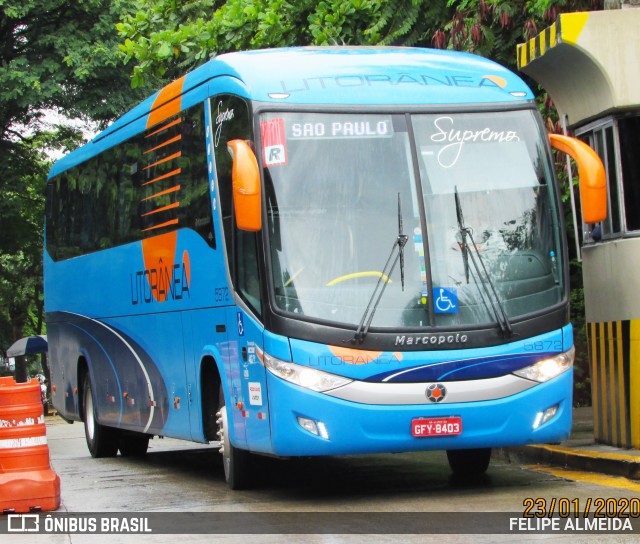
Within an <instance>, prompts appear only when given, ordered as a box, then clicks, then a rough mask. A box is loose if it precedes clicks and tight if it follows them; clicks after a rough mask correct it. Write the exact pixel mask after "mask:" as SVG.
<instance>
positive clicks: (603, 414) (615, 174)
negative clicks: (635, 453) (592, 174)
mask: <svg viewBox="0 0 640 544" xmlns="http://www.w3.org/2000/svg"><path fill="white" fill-rule="evenodd" d="M638 29H640V9H618V10H607V11H598V12H588V13H587V12H582V13H568V14H562V15H560V16H559V17H558V19H557V21H556V22H555V23H554V24H553V25H552V26H551V27H549V28H547V29H546V30H544V31H543V32H542V33H541V34H539V35H538V36H536V37H535V38H534V39H532V40H529V41H528V42H526V43H524V44H522V45H519V46H518V52H517V53H518V67H519V69H520V70H521V71H523V72H524V73H525V74H527V75H529V76H531V77H532V78H534V79H535V80H536V81H537V82H539V83H540V84H541V85H542V86H543V87H544V88H545V89H546V90H547V91H548V93H549V94H550V96H551V97H552V98H553V100H554V102H555V104H556V107H557V109H558V111H559V113H560V115H561V116H563V117H564V119H565V120H566V125H567V126H568V128H569V130H570V131H572V132H573V134H574V135H575V136H577V137H578V138H580V139H582V140H583V141H585V142H586V143H588V144H589V145H590V146H591V147H593V148H594V149H595V150H596V151H597V153H598V154H599V155H600V158H601V159H602V162H603V163H604V165H605V168H606V171H607V193H608V206H607V209H608V216H607V219H606V220H605V221H604V222H603V223H602V224H600V225H597V226H596V228H595V229H594V228H593V226H586V225H583V226H582V233H581V234H582V236H581V240H582V242H581V243H582V248H581V249H582V251H581V252H582V259H583V276H584V293H585V306H586V321H587V328H588V330H587V333H588V337H589V348H590V362H591V380H592V402H593V409H594V434H595V438H596V440H597V441H598V442H601V443H605V444H610V445H613V446H618V447H628V448H631V447H633V448H640V69H639V68H640V40H639V38H638ZM577 209H579V206H578V207H577Z"/></svg>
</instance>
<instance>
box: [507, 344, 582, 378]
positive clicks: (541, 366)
mask: <svg viewBox="0 0 640 544" xmlns="http://www.w3.org/2000/svg"><path fill="white" fill-rule="evenodd" d="M575 353H576V350H575V348H574V347H573V346H571V349H570V350H569V351H565V352H564V353H559V354H558V355H555V356H553V357H549V358H548V359H543V360H542V361H538V362H537V363H536V364H534V365H531V366H527V367H525V368H521V369H520V370H516V371H515V372H514V374H515V375H516V376H520V377H521V378H526V379H528V380H533V381H536V382H540V383H542V382H548V381H549V380H551V379H553V378H555V377H556V376H559V375H560V374H562V373H563V372H565V371H567V370H569V369H570V368H571V367H572V366H573V359H574V356H575Z"/></svg>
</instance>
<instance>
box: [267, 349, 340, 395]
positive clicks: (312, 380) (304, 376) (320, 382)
mask: <svg viewBox="0 0 640 544" xmlns="http://www.w3.org/2000/svg"><path fill="white" fill-rule="evenodd" d="M256 352H257V354H258V358H259V359H260V361H262V364H264V366H265V368H266V369H267V370H268V371H269V372H271V373H272V374H273V375H274V376H278V378H282V379H283V380H286V381H288V382H291V383H295V384H296V385H299V386H301V387H305V388H306V389H312V390H313V391H319V392H320V393H322V392H323V391H329V390H330V389H335V388H336V387H340V386H342V385H346V384H348V383H351V382H352V381H353V380H351V379H349V378H343V377H342V376H336V375H335V374H330V373H329V372H323V371H322V370H316V369H315V368H309V367H307V366H302V365H297V364H295V363H289V362H287V361H281V360H280V359H276V358H275V357H272V356H271V355H269V354H268V353H265V352H264V351H262V350H256Z"/></svg>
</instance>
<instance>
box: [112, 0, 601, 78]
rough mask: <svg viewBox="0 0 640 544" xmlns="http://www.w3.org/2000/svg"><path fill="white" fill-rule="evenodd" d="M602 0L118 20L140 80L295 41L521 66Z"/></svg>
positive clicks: (190, 12) (200, 1) (186, 5)
mask: <svg viewBox="0 0 640 544" xmlns="http://www.w3.org/2000/svg"><path fill="white" fill-rule="evenodd" d="M601 8H602V0H514V1H511V2H505V1H503V0H441V1H440V2H433V0H321V1H320V2H318V1H317V0H314V1H311V0H298V1H296V2H293V1H287V0H227V1H226V2H220V1H213V0H191V1H186V2H176V1H175V0H152V1H143V0H138V10H137V13H136V14H135V15H127V16H125V17H123V20H122V22H121V23H119V24H118V31H119V33H120V36H121V39H122V42H123V43H122V45H121V49H122V52H123V54H124V56H125V59H126V60H127V61H130V60H133V61H135V63H136V65H135V67H134V71H133V74H132V84H133V86H134V87H137V86H139V85H141V84H143V83H144V82H145V81H146V80H147V78H154V79H164V80H165V81H168V80H171V79H175V78H176V77H178V76H180V75H182V74H183V73H184V72H186V71H188V70H191V69H193V68H195V67H196V66H198V65H199V64H202V63H203V62H205V61H206V60H208V59H209V58H211V57H213V56H214V55H215V54H217V53H224V52H228V51H235V50H239V49H256V48H263V47H280V46H291V45H405V46H414V45H415V46H422V47H436V48H441V49H457V50H464V51H470V52H476V53H478V54H481V55H483V56H487V57H490V58H492V59H494V60H496V61H498V62H500V63H501V64H504V65H506V66H509V67H514V66H515V60H516V56H515V44H516V43H521V42H523V41H524V40H526V39H528V38H530V37H532V36H534V35H535V34H537V33H538V32H539V31H540V30H542V29H543V28H544V27H545V26H548V25H549V24H550V23H552V22H553V21H554V20H555V18H556V17H557V15H558V13H560V12H568V11H580V10H591V9H601Z"/></svg>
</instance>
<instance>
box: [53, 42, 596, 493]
mask: <svg viewBox="0 0 640 544" xmlns="http://www.w3.org/2000/svg"><path fill="white" fill-rule="evenodd" d="M551 144H553V145H554V146H555V147H558V148H559V149H561V150H563V151H565V152H568V153H570V154H571V155H572V156H573V157H574V158H575V159H576V161H577V162H578V166H579V169H580V176H581V191H582V207H583V209H582V212H583V218H584V220H585V221H586V222H596V221H600V220H602V218H603V217H604V215H605V214H606V208H605V206H606V204H605V202H606V201H605V200H604V199H603V191H604V182H603V178H602V176H603V171H602V164H601V163H600V161H599V159H598V158H597V156H596V155H595V154H594V153H593V152H592V151H591V150H590V148H588V147H587V146H586V145H585V144H583V143H582V142H579V141H577V140H574V139H571V138H568V137H563V136H553V137H552V140H551ZM563 231H564V226H563V220H562V214H561V195H560V194H559V189H558V185H557V182H556V180H555V178H554V171H553V159H552V154H551V145H550V139H549V138H548V137H547V135H546V132H545V129H544V126H543V124H542V121H541V118H540V116H539V114H538V111H537V108H536V104H535V100H534V96H533V95H532V93H531V91H530V90H529V89H528V88H527V87H526V85H525V84H524V83H523V82H522V81H521V80H520V79H519V78H518V77H517V76H515V75H514V74H512V73H510V72H509V71H508V70H506V69H505V68H503V67H501V66H499V65H497V64H495V63H493V62H490V61H488V60H485V59H482V58H479V57H477V56H474V55H470V54H464V53H457V52H447V51H436V50H429V49H418V48H357V47H335V48H331V47H328V48H314V47H310V48H290V49H274V50H262V51H250V52H237V53H229V54H224V55H219V56H217V57H216V58H215V59H213V60H211V61H209V62H207V63H206V64H204V65H202V66H201V67H199V68H198V69H196V70H194V71H193V72H191V73H189V74H187V75H186V76H184V77H182V78H180V79H178V80H176V81H174V82H172V83H170V84H169V85H167V86H166V87H164V88H163V89H161V90H160V91H159V92H157V93H156V94H155V95H153V96H151V97H150V98H149V99H147V100H146V101H144V102H142V103H141V104H139V105H138V106H136V107H135V108H133V109H132V110H131V111H129V112H128V113H127V114H125V115H124V116H123V117H122V118H120V119H118V120H117V121H116V122H114V123H113V124H112V125H111V126H110V127H109V128H107V129H106V130H104V131H103V132H102V133H100V134H98V135H97V136H96V137H95V138H94V139H93V140H92V141H91V142H89V143H88V144H87V145H85V146H83V147H81V148H80V149H78V150H76V151H74V152H72V153H70V154H68V155H67V156H65V157H63V158H62V159H60V160H59V161H58V162H57V163H56V164H55V165H54V166H53V168H52V170H51V172H50V176H49V180H48V186H47V208H46V246H45V254H44V273H45V304H46V319H47V331H48V339H49V354H50V361H51V380H52V394H53V405H54V407H55V408H56V410H58V412H59V413H60V415H61V416H62V417H63V418H65V419H67V420H69V421H83V422H84V427H85V434H86V439H87V444H88V447H89V450H90V452H91V454H92V455H93V456H95V457H105V456H114V455H116V454H117V453H118V451H119V452H120V453H121V454H122V455H143V454H144V453H146V451H147V447H148V443H149V439H150V438H152V437H154V436H168V437H175V438H179V439H184V440H190V441H195V442H200V443H204V444H207V443H212V442H213V443H217V444H219V445H220V452H221V453H222V459H223V464H224V469H225V477H226V480H227V483H228V484H229V486H230V487H231V488H240V487H243V486H246V485H250V483H251V481H252V480H251V469H252V467H253V466H254V463H255V461H256V459H255V457H256V455H260V454H264V455H270V456H279V457H292V456H318V455H342V454H360V453H375V452H403V451H404V452H408V451H422V450H446V451H447V455H448V459H449V463H450V466H451V469H452V470H453V472H454V473H457V474H462V475H469V474H475V473H482V472H484V471H485V470H486V469H487V467H488V465H489V462H490V455H491V448H494V447H498V446H511V445H519V444H530V443H544V442H557V441H560V440H562V439H563V438H565V437H567V435H568V433H569V431H570V427H571V400H572V380H573V371H572V365H573V358H574V355H573V353H574V349H573V335H572V328H571V325H570V323H569V320H568V281H567V268H568V265H567V247H566V243H565V241H564V234H563Z"/></svg>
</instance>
